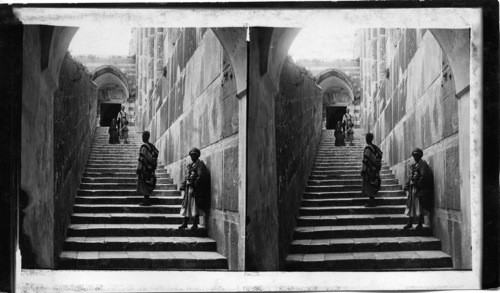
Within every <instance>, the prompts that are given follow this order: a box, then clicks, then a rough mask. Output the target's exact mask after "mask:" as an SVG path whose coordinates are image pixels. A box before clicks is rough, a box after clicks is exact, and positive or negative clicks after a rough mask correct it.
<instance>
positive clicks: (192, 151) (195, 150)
mask: <svg viewBox="0 0 500 293" xmlns="http://www.w3.org/2000/svg"><path fill="white" fill-rule="evenodd" d="M192 154H196V155H198V157H199V156H200V155H201V152H200V150H199V149H197V148H192V149H191V150H190V151H189V155H192Z"/></svg>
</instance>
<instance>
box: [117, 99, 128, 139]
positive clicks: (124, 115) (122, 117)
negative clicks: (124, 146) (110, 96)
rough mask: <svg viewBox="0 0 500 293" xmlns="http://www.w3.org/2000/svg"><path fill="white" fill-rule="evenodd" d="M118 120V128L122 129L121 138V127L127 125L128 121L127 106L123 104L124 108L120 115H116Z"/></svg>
mask: <svg viewBox="0 0 500 293" xmlns="http://www.w3.org/2000/svg"><path fill="white" fill-rule="evenodd" d="M116 121H117V123H118V129H119V130H120V138H121V137H122V135H123V134H122V131H121V129H122V128H123V126H124V125H125V121H127V113H125V106H122V110H121V111H120V112H118V115H117V116H116Z"/></svg>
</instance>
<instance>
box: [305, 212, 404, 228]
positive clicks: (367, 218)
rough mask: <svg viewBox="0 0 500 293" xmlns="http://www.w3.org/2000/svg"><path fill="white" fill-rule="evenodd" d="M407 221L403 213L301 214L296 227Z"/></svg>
mask: <svg viewBox="0 0 500 293" xmlns="http://www.w3.org/2000/svg"><path fill="white" fill-rule="evenodd" d="M406 223H408V217H407V216H406V215H403V214H389V215H386V214H365V215H335V216H333V215H328V216H301V217H299V218H298V221H297V227H308V226H342V225H345V226H353V225H398V224H399V225H401V227H403V226H404V225H405V224H406Z"/></svg>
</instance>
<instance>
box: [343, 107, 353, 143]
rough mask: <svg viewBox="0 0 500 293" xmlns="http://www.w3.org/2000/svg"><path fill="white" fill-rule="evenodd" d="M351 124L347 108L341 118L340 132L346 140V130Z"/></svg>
mask: <svg viewBox="0 0 500 293" xmlns="http://www.w3.org/2000/svg"><path fill="white" fill-rule="evenodd" d="M351 122H352V116H351V114H349V108H347V109H345V114H344V116H343V117H342V130H343V131H344V134H345V135H346V138H347V131H346V130H347V128H349V124H350V123H351Z"/></svg>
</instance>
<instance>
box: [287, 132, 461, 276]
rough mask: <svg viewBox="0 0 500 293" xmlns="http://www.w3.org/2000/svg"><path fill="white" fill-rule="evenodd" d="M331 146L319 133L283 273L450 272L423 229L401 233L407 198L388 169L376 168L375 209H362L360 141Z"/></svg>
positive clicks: (331, 134) (329, 136) (328, 134)
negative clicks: (378, 179)
mask: <svg viewBox="0 0 500 293" xmlns="http://www.w3.org/2000/svg"><path fill="white" fill-rule="evenodd" d="M355 138H356V139H355V142H354V143H355V146H340V147H338V146H335V138H334V131H333V130H324V131H323V133H322V136H321V142H320V143H319V147H318V149H317V153H316V159H315V161H314V167H313V168H312V171H311V173H310V175H309V180H308V182H307V187H306V189H305V192H304V197H303V200H302V206H301V208H300V216H299V217H298V225H297V228H296V229H295V233H294V241H293V242H292V244H291V248H290V254H289V255H288V256H287V259H286V269H287V270H293V271H301V270H306V271H311V270H312V271H322V270H334V271H350V270H356V271H359V270H398V269H417V268H418V269H425V270H428V269H430V268H439V269H451V268H452V267H451V264H452V260H451V257H450V256H449V255H448V254H446V253H444V252H442V251H440V248H441V243H440V241H439V240H438V239H436V238H434V237H432V235H431V231H430V229H429V227H428V226H426V225H424V228H423V229H422V230H416V229H410V230H403V229H402V227H403V225H404V224H405V223H406V222H407V217H406V216H405V215H404V210H405V203H406V196H405V192H404V191H402V190H401V185H399V184H398V180H397V179H395V178H394V175H393V174H392V173H391V171H390V170H389V168H388V167H387V166H386V165H384V166H383V167H382V170H381V178H382V186H381V189H380V191H379V192H378V194H377V196H376V197H375V200H376V204H377V207H364V205H365V204H366V203H367V201H368V199H367V198H366V197H362V195H361V184H362V183H361V181H362V179H361V176H360V174H359V173H360V171H361V161H362V158H363V148H364V145H365V143H364V142H363V138H362V136H361V135H359V132H358V133H357V134H356V135H355Z"/></svg>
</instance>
